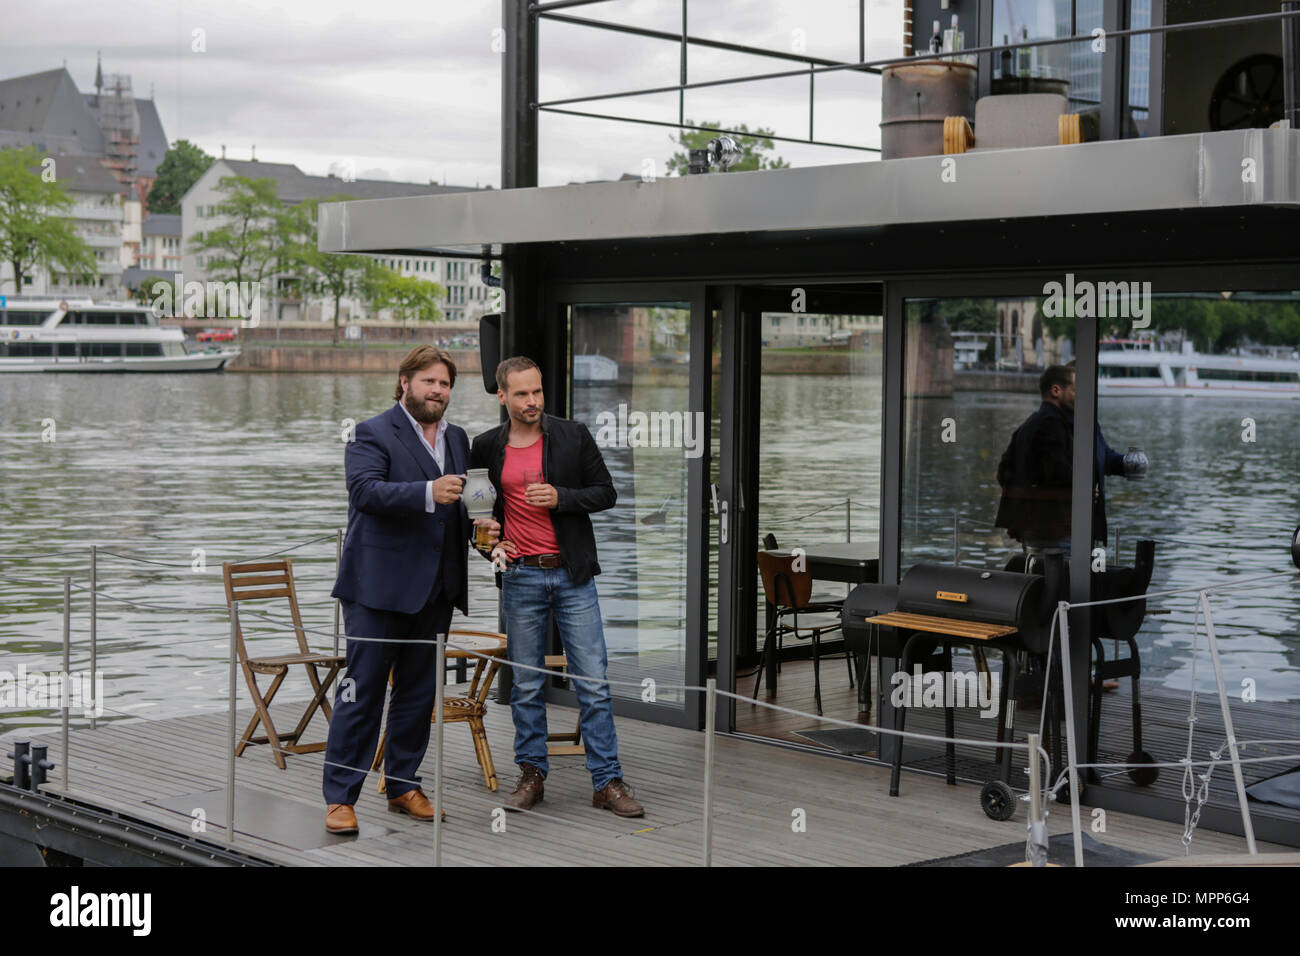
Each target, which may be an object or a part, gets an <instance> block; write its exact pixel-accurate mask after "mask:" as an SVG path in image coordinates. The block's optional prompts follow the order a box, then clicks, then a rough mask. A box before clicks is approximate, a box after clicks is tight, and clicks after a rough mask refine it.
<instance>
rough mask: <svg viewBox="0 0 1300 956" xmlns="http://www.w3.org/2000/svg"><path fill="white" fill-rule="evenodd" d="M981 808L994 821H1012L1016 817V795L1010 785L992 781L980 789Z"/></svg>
mask: <svg viewBox="0 0 1300 956" xmlns="http://www.w3.org/2000/svg"><path fill="white" fill-rule="evenodd" d="M980 806H981V807H983V809H984V813H985V815H986V816H989V817H991V818H992V819H994V820H1010V819H1011V818H1012V817H1014V816H1015V815H1016V795H1015V793H1014V792H1013V791H1012V789H1011V787H1010V786H1009V785H1008V784H1005V783H1003V782H1002V781H1001V780H990V781H989V782H988V783H986V784H984V786H983V787H982V788H981V789H980Z"/></svg>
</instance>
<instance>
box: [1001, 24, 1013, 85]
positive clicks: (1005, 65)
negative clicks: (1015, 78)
mask: <svg viewBox="0 0 1300 956" xmlns="http://www.w3.org/2000/svg"><path fill="white" fill-rule="evenodd" d="M1010 42H1011V38H1010V37H1009V36H1007V35H1006V34H1005V33H1004V34H1002V46H1003V50H1002V54H1001V56H1000V59H999V61H1000V64H1001V68H1002V76H1003V78H1004V79H1005V78H1007V77H1010V76H1012V75H1014V73H1015V70H1014V69H1013V68H1012V66H1011V49H1010V48H1009V47H1008V46H1007V44H1008V43H1010Z"/></svg>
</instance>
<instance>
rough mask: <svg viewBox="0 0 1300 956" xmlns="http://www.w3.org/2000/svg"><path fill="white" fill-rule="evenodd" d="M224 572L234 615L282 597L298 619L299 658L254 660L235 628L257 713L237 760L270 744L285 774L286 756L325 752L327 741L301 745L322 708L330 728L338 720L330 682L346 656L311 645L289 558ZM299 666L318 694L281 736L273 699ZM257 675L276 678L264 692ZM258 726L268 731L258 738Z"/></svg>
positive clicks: (240, 630)
mask: <svg viewBox="0 0 1300 956" xmlns="http://www.w3.org/2000/svg"><path fill="white" fill-rule="evenodd" d="M221 574H222V577H223V578H224V580H225V583H226V606H227V607H229V608H231V610H232V612H233V609H234V607H235V605H236V604H238V603H241V602H243V601H253V600H262V599H267V598H281V597H282V598H286V599H287V600H288V602H289V614H290V616H291V617H292V618H293V630H294V634H295V636H296V637H297V638H298V653H297V654H280V655H277V656H274V657H250V656H249V654H248V648H247V647H246V646H245V644H244V627H243V624H242V623H240V624H239V625H238V626H237V627H236V628H235V646H236V648H237V650H238V653H239V667H240V669H241V670H242V671H243V672H244V681H245V682H246V683H247V684H248V691H249V693H250V694H252V695H253V707H254V709H255V710H256V711H257V712H256V713H255V714H254V715H253V719H252V720H251V721H250V722H249V724H248V726H247V727H246V728H245V729H244V733H243V735H242V736H241V737H240V739H239V744H238V746H236V747H235V756H236V757H238V756H239V755H240V754H242V753H243V752H244V748H245V747H247V746H248V745H249V744H265V743H269V744H270V745H271V754H272V756H273V757H274V758H275V763H276V766H278V767H279V768H280V769H281V770H283V769H284V768H285V764H284V755H285V753H293V754H309V753H318V752H320V751H322V750H324V749H325V742H324V741H321V742H319V743H312V744H304V743H300V742H299V741H300V740H301V739H302V735H303V734H304V733H306V731H307V725H308V724H310V723H311V719H312V717H313V716H314V715H315V713H316V710H317V708H320V709H321V710H322V711H323V712H324V714H325V722H326V723H327V724H328V723H329V721H330V719H331V718H332V717H333V710H332V709H331V708H330V703H329V700H328V698H327V697H326V693H327V692H328V691H329V688H330V684H332V683H333V682H334V678H335V677H337V676H338V672H339V669H340V668H341V667H342V666H343V664H344V662H345V660H346V658H344V657H342V656H336V655H333V654H318V653H316V652H315V651H313V650H312V649H311V648H310V647H308V646H307V635H306V632H304V631H303V627H302V618H301V616H300V615H299V613H298V592H297V591H296V590H295V589H294V586H293V562H292V561H290V560H289V559H288V558H279V559H276V560H274V561H245V562H240V563H231V562H230V561H224V562H222V565H221ZM295 664H301V665H302V666H303V667H304V668H305V669H306V671H307V679H308V680H309V681H311V686H312V691H313V694H312V698H311V701H310V702H309V703H308V704H307V709H306V710H305V711H303V715H302V719H301V720H299V721H298V725H297V726H296V727H294V729H293V730H292V731H290V732H289V733H287V734H281V733H277V732H276V729H275V724H274V723H272V722H271V710H270V708H271V701H272V700H273V699H274V697H275V694H276V691H278V690H279V689H280V684H281V683H283V682H284V679H285V677H287V676H288V674H289V669H290V668H291V667H293V666H294V665H295ZM317 668H324V669H325V675H324V680H322V679H321V678H320V675H318V674H317ZM258 674H264V675H267V676H270V677H271V678H272V680H271V686H270V687H268V688H267V690H266V693H265V694H263V693H262V691H261V690H260V689H259V688H258V686H257V675H258ZM258 724H261V725H262V726H263V727H264V728H265V729H266V736H264V737H254V736H253V731H254V730H256V729H257V725H258Z"/></svg>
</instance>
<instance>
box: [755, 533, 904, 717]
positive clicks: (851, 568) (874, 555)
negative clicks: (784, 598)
mask: <svg viewBox="0 0 1300 956" xmlns="http://www.w3.org/2000/svg"><path fill="white" fill-rule="evenodd" d="M797 547H801V549H802V551H803V553H804V557H805V558H806V560H807V562H808V570H809V572H810V573H811V574H812V576H813V580H814V581H840V582H843V583H845V584H872V583H874V582H876V581H877V580H879V578H880V555H879V551H878V546H877V544H876V542H875V541H837V542H831V543H827V544H813V545H807V546H797ZM792 551H793V549H780V550H777V551H773V552H772V554H776V555H780V556H782V557H785V556H786V555H788V554H791V553H792ZM775 622H776V608H774V607H773V606H772V605H771V604H768V605H767V607H766V615H765V620H764V628H765V629H764V633H767V632H768V631H770V630H771V629H772V627H773V625H774V624H775ZM776 658H777V655H776V654H772V655H770V657H769V659H768V661H767V665H766V667H765V676H764V679H763V683H764V686H765V687H766V688H767V690H768V693H773V694H774V693H776ZM857 663H858V666H857V667H856V668H855V670H856V671H857V672H858V673H859V674H862V673H865V663H866V662H865V661H859V662H857ZM866 693H867V692H864V691H862V690H861V679H859V692H858V697H859V709H860V710H861V709H864V708H863V703H864V702H866V706H865V709H867V710H870V706H871V705H870V703H869V700H870V698H869V697H867V696H865V694H866Z"/></svg>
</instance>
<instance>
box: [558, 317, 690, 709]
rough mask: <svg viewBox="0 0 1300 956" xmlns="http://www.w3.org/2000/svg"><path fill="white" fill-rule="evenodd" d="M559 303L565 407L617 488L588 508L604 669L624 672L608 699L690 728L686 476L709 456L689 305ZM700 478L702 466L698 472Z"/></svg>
mask: <svg viewBox="0 0 1300 956" xmlns="http://www.w3.org/2000/svg"><path fill="white" fill-rule="evenodd" d="M563 308H564V312H565V314H566V316H567V321H568V331H569V342H570V347H571V363H572V364H571V372H570V395H569V409H570V411H569V417H570V418H572V419H574V420H576V421H579V422H582V423H583V424H585V425H586V426H587V427H588V429H590V431H591V434H592V436H593V437H594V438H595V439H596V443H597V445H598V446H599V447H600V450H601V453H602V455H603V456H604V460H605V465H606V467H607V468H608V469H609V472H610V475H611V477H612V478H613V481H614V486H615V488H616V490H617V492H618V502H617V504H616V505H615V506H614V507H613V508H611V509H609V510H608V511H602V512H599V513H596V514H593V515H592V516H591V518H592V524H593V526H594V529H595V533H596V545H597V549H598V553H599V561H600V566H601V574H600V575H599V577H598V578H597V579H596V583H597V588H598V590H599V594H600V603H601V612H602V616H603V619H604V629H605V642H606V645H607V647H608V650H609V670H608V675H609V678H610V679H611V680H613V681H627V682H631V683H629V684H626V685H616V686H614V687H613V689H612V693H613V695H614V699H615V702H616V706H619V709H620V710H621V711H623V712H633V713H638V712H639V711H640V705H649V707H650V708H652V711H653V712H651V713H646V714H645V716H648V717H650V719H656V720H665V721H666V722H672V723H686V724H687V725H690V726H693V725H694V723H695V717H694V716H693V714H694V712H695V709H696V708H698V706H699V701H698V699H696V695H690V694H687V692H685V691H683V690H681V689H680V687H681V685H685V684H693V683H702V679H701V678H700V675H699V670H700V668H699V667H698V665H696V666H692V664H691V662H692V655H693V654H694V653H696V650H695V649H697V648H698V646H699V643H698V642H699V638H700V626H699V623H698V622H692V620H691V613H692V609H693V608H698V607H700V606H701V601H700V599H699V597H698V595H696V596H695V597H694V599H692V596H691V589H692V588H698V587H701V586H702V577H703V576H700V577H699V579H698V580H695V581H692V579H691V575H690V564H691V561H690V553H691V533H692V530H691V528H690V524H689V520H688V516H689V513H690V510H689V501H690V497H691V496H690V494H689V489H688V484H689V482H690V481H691V470H692V468H691V466H692V462H699V463H700V464H701V466H702V464H703V462H705V461H706V460H707V457H706V456H707V453H708V444H707V442H708V440H709V437H708V428H707V419H706V418H705V416H704V413H703V411H702V410H701V409H699V408H695V409H693V408H692V407H691V406H692V402H691V389H690V384H691V372H690V361H691V355H690V336H691V323H692V307H691V303H690V302H689V301H680V300H679V301H646V302H627V301H624V302H601V303H590V304H577V303H574V304H568V305H566V306H564V307H563ZM703 477H704V472H703V469H702V467H701V468H700V472H699V478H698V479H696V480H697V481H701V482H702V480H703ZM696 533H697V534H698V533H699V532H696ZM620 703H621V705H622V706H620ZM629 704H630V705H631V706H629ZM665 711H672V712H675V713H676V716H673V715H672V714H668V713H665ZM656 712H657V713H656ZM638 715H641V714H640V713H638Z"/></svg>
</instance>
